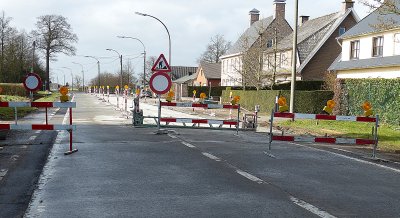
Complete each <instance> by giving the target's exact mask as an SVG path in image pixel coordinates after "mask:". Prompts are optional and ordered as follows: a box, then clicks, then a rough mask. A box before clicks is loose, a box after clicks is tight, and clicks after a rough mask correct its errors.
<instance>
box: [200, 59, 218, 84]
mask: <svg viewBox="0 0 400 218" xmlns="http://www.w3.org/2000/svg"><path fill="white" fill-rule="evenodd" d="M194 84H195V85H196V86H213V87H214V86H220V85H221V63H207V62H201V63H200V66H199V67H198V68H197V77H196V79H195V81H194Z"/></svg>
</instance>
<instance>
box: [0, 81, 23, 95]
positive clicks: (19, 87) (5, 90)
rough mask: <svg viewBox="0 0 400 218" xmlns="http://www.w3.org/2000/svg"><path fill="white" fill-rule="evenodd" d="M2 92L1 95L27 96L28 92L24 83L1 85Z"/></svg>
mask: <svg viewBox="0 0 400 218" xmlns="http://www.w3.org/2000/svg"><path fill="white" fill-rule="evenodd" d="M0 87H1V89H2V92H1V93H0V95H14V96H26V94H27V93H26V90H25V88H24V86H23V84H22V83H0Z"/></svg>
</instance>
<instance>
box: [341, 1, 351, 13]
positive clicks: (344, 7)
mask: <svg viewBox="0 0 400 218" xmlns="http://www.w3.org/2000/svg"><path fill="white" fill-rule="evenodd" d="M353 7H354V1H353V0H345V1H344V2H343V3H342V12H343V13H346V11H347V10H348V9H350V8H353Z"/></svg>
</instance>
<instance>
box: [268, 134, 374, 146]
mask: <svg viewBox="0 0 400 218" xmlns="http://www.w3.org/2000/svg"><path fill="white" fill-rule="evenodd" d="M272 140H275V141H287V142H315V143H328V144H354V145H371V144H375V140H372V139H352V138H331V137H300V136H272Z"/></svg>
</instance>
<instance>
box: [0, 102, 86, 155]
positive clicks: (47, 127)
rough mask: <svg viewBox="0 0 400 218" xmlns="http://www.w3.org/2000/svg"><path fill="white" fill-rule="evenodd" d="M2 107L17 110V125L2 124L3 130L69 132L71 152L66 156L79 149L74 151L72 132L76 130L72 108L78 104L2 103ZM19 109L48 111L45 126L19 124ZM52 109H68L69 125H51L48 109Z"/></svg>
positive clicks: (0, 103)
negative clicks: (37, 108)
mask: <svg viewBox="0 0 400 218" xmlns="http://www.w3.org/2000/svg"><path fill="white" fill-rule="evenodd" d="M0 107H12V108H15V124H0V129H3V130H67V131H68V132H69V141H70V143H69V144H70V145H69V151H67V152H65V153H64V154H66V155H68V154H72V153H74V152H77V151H78V149H72V131H74V130H76V126H75V125H72V108H76V102H0ZM18 107H39V108H45V109H46V121H45V124H18V116H17V109H16V108H18ZM51 107H57V108H68V111H69V125H64V124H49V123H48V114H47V109H48V108H51Z"/></svg>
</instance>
